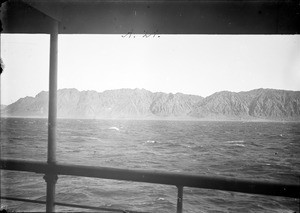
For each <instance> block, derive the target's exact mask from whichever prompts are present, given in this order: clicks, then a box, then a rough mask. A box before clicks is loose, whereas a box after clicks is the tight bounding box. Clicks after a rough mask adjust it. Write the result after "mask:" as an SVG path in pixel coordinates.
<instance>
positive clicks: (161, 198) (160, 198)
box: [157, 197, 165, 200]
mask: <svg viewBox="0 0 300 213" xmlns="http://www.w3.org/2000/svg"><path fill="white" fill-rule="evenodd" d="M157 200H165V198H163V197H159V198H157Z"/></svg>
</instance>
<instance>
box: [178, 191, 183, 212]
mask: <svg viewBox="0 0 300 213" xmlns="http://www.w3.org/2000/svg"><path fill="white" fill-rule="evenodd" d="M177 188H178V195H177V213H182V202H183V200H182V199H183V186H177Z"/></svg>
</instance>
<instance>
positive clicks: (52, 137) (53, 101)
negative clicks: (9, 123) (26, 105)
mask: <svg viewBox="0 0 300 213" xmlns="http://www.w3.org/2000/svg"><path fill="white" fill-rule="evenodd" d="M57 42H58V22H57V21H56V20H53V25H52V29H51V34H50V68H49V69H50V70H49V114H48V158H47V163H48V165H55V164H56V117H57V48H58V43H57ZM44 179H45V181H46V182H47V200H46V201H47V203H46V212H54V211H55V184H56V181H57V174H55V173H54V171H52V172H51V171H50V172H48V173H46V174H45V176H44Z"/></svg>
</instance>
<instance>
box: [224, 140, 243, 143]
mask: <svg viewBox="0 0 300 213" xmlns="http://www.w3.org/2000/svg"><path fill="white" fill-rule="evenodd" d="M225 143H244V141H243V140H237V141H225Z"/></svg>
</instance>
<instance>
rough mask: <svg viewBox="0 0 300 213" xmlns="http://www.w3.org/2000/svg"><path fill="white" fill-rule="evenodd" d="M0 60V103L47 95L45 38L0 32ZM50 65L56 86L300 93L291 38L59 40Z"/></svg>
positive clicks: (298, 49) (298, 52)
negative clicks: (55, 64) (1, 68)
mask: <svg viewBox="0 0 300 213" xmlns="http://www.w3.org/2000/svg"><path fill="white" fill-rule="evenodd" d="M1 57H2V59H3V62H4V64H5V69H4V72H3V74H2V76H1V97H2V101H1V102H2V104H10V103H12V102H14V101H16V100H18V99H19V98H21V97H25V96H35V95H36V94H37V93H39V92H40V91H42V90H46V91H48V77H49V36H48V35H8V34H2V35H1ZM58 60H59V63H58V88H77V89H78V90H96V91H98V92H102V91H104V90H108V89H119V88H144V89H147V90H150V91H152V92H156V91H162V92H167V93H169V92H171V93H176V92H182V93H186V94H196V95H201V96H203V97H205V96H208V95H211V94H212V93H214V92H218V91H222V90H229V91H234V92H239V91H247V90H251V89H256V88H274V89H286V90H300V36H299V35H287V36H286V35H273V36H270V35H251V36H247V35H160V37H158V36H155V37H149V38H145V37H143V35H135V38H133V36H131V38H129V37H128V36H127V37H126V38H122V36H121V35H60V36H59V58H58Z"/></svg>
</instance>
